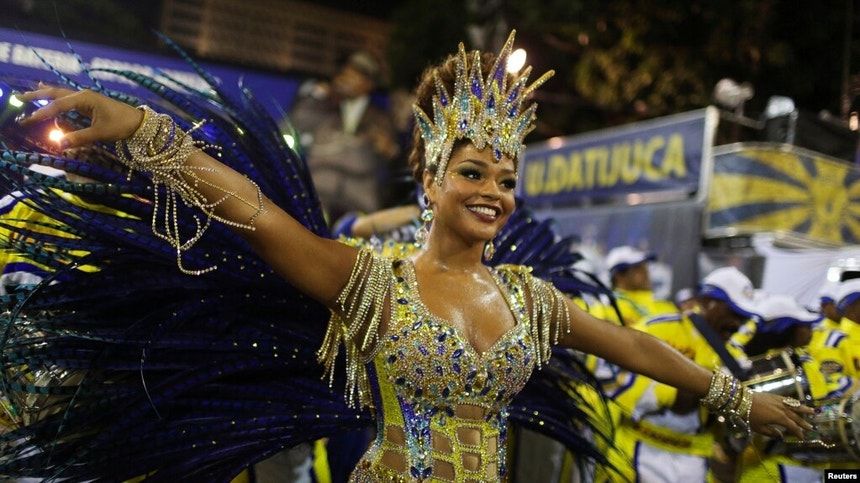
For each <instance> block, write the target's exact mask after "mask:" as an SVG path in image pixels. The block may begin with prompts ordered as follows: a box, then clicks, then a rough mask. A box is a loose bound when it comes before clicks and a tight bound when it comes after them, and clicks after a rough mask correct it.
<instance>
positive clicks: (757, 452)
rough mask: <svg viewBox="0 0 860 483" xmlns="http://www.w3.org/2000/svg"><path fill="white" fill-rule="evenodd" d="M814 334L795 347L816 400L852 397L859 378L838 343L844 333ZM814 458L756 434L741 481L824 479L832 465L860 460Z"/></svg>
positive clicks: (850, 466)
mask: <svg viewBox="0 0 860 483" xmlns="http://www.w3.org/2000/svg"><path fill="white" fill-rule="evenodd" d="M819 332H820V333H819V334H818V335H817V336H816V335H813V342H812V343H810V345H809V346H807V347H806V348H800V349H795V354H796V357H797V360H798V361H799V362H800V365H801V367H802V369H803V373H804V374H805V375H806V378H807V382H808V387H809V391H810V396H811V397H812V398H813V400H814V401H816V403H815V405H816V406H821V405H822V404H823V403H824V402H829V401H835V400H839V399H842V398H845V397H849V396H850V395H851V394H852V393H853V391H854V390H855V383H856V381H855V379H854V378H852V377H851V376H850V375H849V374H848V373H847V371H846V369H848V367H847V365H846V364H845V360H844V359H843V357H844V351H842V350H841V349H840V348H839V347H838V346H839V345H840V343H841V342H843V341H844V340H845V339H844V334H838V333H837V334H829V335H835V336H834V337H828V332H839V331H824V330H822V331H819ZM816 459H824V461H811V460H810V459H809V457H806V458H804V455H803V454H802V453H799V454H797V455H796V456H791V455H788V454H785V453H784V452H783V449H782V447H781V446H780V445H779V444H777V443H775V442H774V441H773V440H771V439H769V438H764V437H758V436H757V437H755V438H754V439H753V444H752V445H750V446H748V447H747V448H746V450H745V451H744V452H743V454H742V457H741V462H740V465H741V468H740V469H741V471H740V478H739V481H740V482H741V483H758V482H761V481H774V482H782V483H789V482H806V481H820V479H821V474H822V471H824V470H825V469H828V468H839V469H858V468H860V462H857V461H845V460H832V456H824V457H823V458H822V457H821V456H820V455H819V456H818V458H816Z"/></svg>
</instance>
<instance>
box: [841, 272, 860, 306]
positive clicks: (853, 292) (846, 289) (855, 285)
mask: <svg viewBox="0 0 860 483" xmlns="http://www.w3.org/2000/svg"><path fill="white" fill-rule="evenodd" d="M858 298H860V278H853V279H851V280H846V281H844V282H842V283H840V284H839V290H838V291H837V293H836V308H838V309H839V310H840V311H845V308H846V307H848V306H849V305H851V304H852V303H854V301H855V300H857V299H858Z"/></svg>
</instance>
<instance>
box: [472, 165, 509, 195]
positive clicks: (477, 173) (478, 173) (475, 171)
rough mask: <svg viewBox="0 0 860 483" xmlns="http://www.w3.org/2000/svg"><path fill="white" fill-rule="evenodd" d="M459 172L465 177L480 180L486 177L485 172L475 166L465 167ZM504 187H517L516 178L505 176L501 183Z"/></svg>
mask: <svg viewBox="0 0 860 483" xmlns="http://www.w3.org/2000/svg"><path fill="white" fill-rule="evenodd" d="M458 174H459V175H460V176H462V177H464V178H467V179H471V180H475V181H479V180H481V179H483V178H484V173H483V172H481V170H479V169H475V168H463V169H460V170H459V171H458ZM499 184H500V185H501V186H502V187H503V188H505V189H509V190H512V189H514V188H516V187H517V179H516V178H505V179H503V180H502V181H501V182H500V183H499Z"/></svg>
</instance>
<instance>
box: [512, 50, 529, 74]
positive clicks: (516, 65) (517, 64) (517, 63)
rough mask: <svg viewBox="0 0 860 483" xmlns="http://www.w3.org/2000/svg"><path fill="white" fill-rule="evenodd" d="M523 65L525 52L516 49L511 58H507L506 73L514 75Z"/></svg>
mask: <svg viewBox="0 0 860 483" xmlns="http://www.w3.org/2000/svg"><path fill="white" fill-rule="evenodd" d="M524 65H526V51H525V50H523V49H516V50H514V51H513V52H511V56H510V57H508V73H511V74H516V73H517V72H519V71H520V69H522V68H523V66H524Z"/></svg>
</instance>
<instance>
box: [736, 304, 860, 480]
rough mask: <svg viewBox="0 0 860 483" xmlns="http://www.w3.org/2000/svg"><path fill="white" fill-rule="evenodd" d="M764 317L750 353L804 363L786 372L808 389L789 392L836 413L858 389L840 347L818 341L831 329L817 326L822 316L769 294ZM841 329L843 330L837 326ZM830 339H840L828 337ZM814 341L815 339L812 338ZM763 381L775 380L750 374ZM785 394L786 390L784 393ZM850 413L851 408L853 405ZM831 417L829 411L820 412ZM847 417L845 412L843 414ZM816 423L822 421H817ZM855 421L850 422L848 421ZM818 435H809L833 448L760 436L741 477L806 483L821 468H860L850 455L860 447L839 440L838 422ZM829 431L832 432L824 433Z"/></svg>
mask: <svg viewBox="0 0 860 483" xmlns="http://www.w3.org/2000/svg"><path fill="white" fill-rule="evenodd" d="M758 310H759V313H760V314H761V316H762V322H761V324H760V326H759V330H758V332H757V334H756V336H755V337H753V338H752V339H751V340H750V341H749V343H748V344H747V345H746V349H747V352H748V355H749V356H750V357H751V359H752V360H753V361H754V365H753V367H755V366H756V365H757V364H756V363H755V361H759V360H761V361H764V360H765V358H767V357H769V358H771V360H779V357H778V356H785V355H787V356H788V357H790V360H792V361H794V362H795V363H797V364H798V366H799V367H800V371H796V372H795V371H794V370H786V371H785V372H786V376H789V375H792V374H794V379H795V381H796V380H797V379H798V378H799V379H800V380H801V384H800V385H799V386H798V385H797V384H790V385H788V386H787V387H790V388H798V387H799V388H800V389H799V390H798V389H792V391H798V392H805V394H801V393H798V394H786V395H788V396H791V397H795V398H797V399H800V400H802V401H805V403H806V404H811V405H813V406H816V407H819V408H823V410H822V414H823V415H832V416H830V417H837V416H835V414H836V413H837V412H838V411H835V410H834V409H835V406H834V405H838V404H839V403H840V402H842V401H847V399H846V398H849V397H850V396H851V394H852V393H853V392H854V390H855V382H856V381H855V380H854V379H853V378H852V377H850V376H849V375H848V374H847V373H846V369H847V367H846V361H845V359H844V352H842V351H840V350H839V349H838V348H837V347H833V346H828V345H827V344H823V343H821V342H819V341H815V339H816V338H815V337H814V334H819V335H822V334H824V333H825V332H826V330H824V329H821V328H820V327H817V326H818V324H819V323H820V321H821V319H822V316H821V315H820V314H818V313H815V312H810V311H808V310H807V309H805V308H804V307H802V306H801V305H800V303H798V302H797V300H796V299H795V298H793V297H791V296H789V295H770V296H767V297H766V298H765V299H764V300H762V301H761V302H760V303H759V304H758ZM836 332H838V331H836ZM823 339H824V340H827V339H831V340H833V339H839V338H838V337H837V338H833V337H827V336H824V337H823ZM813 342H815V343H813ZM757 380H761V381H763V382H768V383H769V384H771V385H773V384H774V382H775V381H774V379H773V377H772V375H771V374H768V375H762V374H759V375H756V374H753V375H752V376H751V379H750V381H748V384H753V387H755V384H756V381H757ZM784 394H785V393H784ZM848 412H850V409H849V410H848ZM820 417H828V416H820ZM843 418H844V417H843ZM814 424H818V423H816V422H814ZM844 424H845V425H848V426H850V421H849V420H845V421H844ZM818 426H819V430H820V431H821V433H819V434H811V435H810V437H809V438H808V439H809V440H813V441H814V440H816V439H819V440H822V441H825V442H826V444H827V445H831V446H833V447H830V448H825V445H816V444H812V443H805V442H804V443H800V442H797V441H794V442H791V443H785V442H782V441H777V440H774V439H771V438H764V437H759V436H756V437H754V438H753V440H752V442H751V443H752V444H750V445H749V446H747V448H746V449H745V450H744V452H743V454H742V457H741V458H740V461H739V468H738V475H739V479H738V481H739V482H741V483H758V482H761V481H773V482H783V483H801V482H803V483H805V482H814V481H821V475H822V472H823V471H824V470H825V469H828V468H839V469H857V468H860V462H858V461H856V460H854V458H852V457H851V452H852V451H855V452H856V451H858V450H860V448H844V447H840V445H839V444H834V441H835V440H837V439H839V435H838V434H836V432H835V431H836V429H837V428H838V427H839V424H836V423H834V424H832V425H828V424H818ZM827 431H830V432H833V434H825V433H826V432H827Z"/></svg>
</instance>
